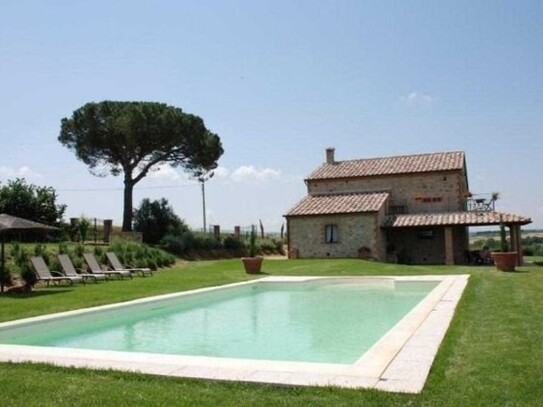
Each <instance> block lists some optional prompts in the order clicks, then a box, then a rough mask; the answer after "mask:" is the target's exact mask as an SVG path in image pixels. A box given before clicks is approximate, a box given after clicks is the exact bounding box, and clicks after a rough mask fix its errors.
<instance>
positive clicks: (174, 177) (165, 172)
mask: <svg viewBox="0 0 543 407" xmlns="http://www.w3.org/2000/svg"><path fill="white" fill-rule="evenodd" d="M149 176H150V177H151V178H153V179H155V180H157V181H160V180H165V181H173V182H188V181H194V180H193V179H191V178H190V176H189V175H188V174H187V173H185V172H180V171H177V170H176V169H175V168H173V167H171V166H169V165H158V166H156V167H154V168H153V169H152V170H151V171H150V172H149Z"/></svg>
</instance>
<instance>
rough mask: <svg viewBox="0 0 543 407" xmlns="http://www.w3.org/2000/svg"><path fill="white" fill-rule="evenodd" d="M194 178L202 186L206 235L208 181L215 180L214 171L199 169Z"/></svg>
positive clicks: (205, 231) (205, 230)
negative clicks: (206, 184)
mask: <svg viewBox="0 0 543 407" xmlns="http://www.w3.org/2000/svg"><path fill="white" fill-rule="evenodd" d="M193 174H194V176H195V177H196V179H197V180H198V182H199V183H200V185H201V186H202V217H203V219H204V233H207V223H206V187H205V183H206V181H208V180H210V179H211V178H213V175H215V173H214V172H213V171H209V170H204V169H198V170H196V171H195V172H194V173H193Z"/></svg>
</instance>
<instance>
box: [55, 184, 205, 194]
mask: <svg viewBox="0 0 543 407" xmlns="http://www.w3.org/2000/svg"><path fill="white" fill-rule="evenodd" d="M197 186H198V184H197V183H194V184H180V185H162V186H155V187H134V190H143V189H174V188H189V187H197ZM55 190H56V191H59V192H102V191H123V190H124V188H119V187H117V188H55Z"/></svg>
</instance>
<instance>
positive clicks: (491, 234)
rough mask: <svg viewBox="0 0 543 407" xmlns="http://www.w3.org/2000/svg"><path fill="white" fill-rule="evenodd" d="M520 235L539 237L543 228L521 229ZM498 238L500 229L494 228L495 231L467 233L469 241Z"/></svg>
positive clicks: (523, 236) (542, 236)
mask: <svg viewBox="0 0 543 407" xmlns="http://www.w3.org/2000/svg"><path fill="white" fill-rule="evenodd" d="M521 237H522V238H526V237H541V238H543V230H521ZM490 238H492V239H495V240H499V239H500V231H499V230H498V229H496V230H495V231H487V232H475V233H470V235H469V242H470V244H471V243H474V242H476V241H478V240H486V239H490Z"/></svg>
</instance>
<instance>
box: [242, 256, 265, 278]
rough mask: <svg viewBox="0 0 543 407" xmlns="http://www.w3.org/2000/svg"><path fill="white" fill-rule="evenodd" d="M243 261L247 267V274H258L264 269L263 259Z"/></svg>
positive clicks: (249, 258)
mask: <svg viewBox="0 0 543 407" xmlns="http://www.w3.org/2000/svg"><path fill="white" fill-rule="evenodd" d="M241 261H242V262H243V265H244V266H245V272H246V273H247V274H258V273H260V269H261V268H262V262H263V261H264V258H263V257H242V258H241Z"/></svg>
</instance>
